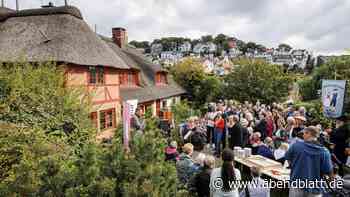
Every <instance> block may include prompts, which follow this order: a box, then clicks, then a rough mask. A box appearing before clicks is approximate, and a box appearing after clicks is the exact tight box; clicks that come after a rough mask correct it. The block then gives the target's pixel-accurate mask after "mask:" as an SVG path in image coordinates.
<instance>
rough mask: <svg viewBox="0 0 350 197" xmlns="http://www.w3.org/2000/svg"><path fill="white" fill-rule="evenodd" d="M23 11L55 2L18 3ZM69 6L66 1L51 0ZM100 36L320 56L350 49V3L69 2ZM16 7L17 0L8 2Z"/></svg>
mask: <svg viewBox="0 0 350 197" xmlns="http://www.w3.org/2000/svg"><path fill="white" fill-rule="evenodd" d="M18 1H19V4H20V9H28V8H37V7H39V6H41V5H43V4H47V3H48V2H49V0H18ZM51 1H52V2H53V3H54V4H55V5H63V4H64V0H51ZM67 1H68V3H69V4H70V5H74V6H76V7H78V8H79V9H80V10H81V12H82V14H83V17H84V19H85V20H86V22H87V23H88V24H89V25H90V26H91V27H92V28H94V26H95V25H97V32H98V33H100V34H102V35H106V36H111V29H112V27H124V28H126V29H127V31H128V35H129V41H131V40H138V41H142V40H147V41H152V40H153V39H156V38H161V37H169V36H181V37H188V38H200V36H202V35H208V34H211V35H217V34H219V33H224V34H226V35H229V36H233V37H236V38H238V39H240V40H243V41H246V42H248V41H253V42H256V43H259V44H263V45H265V46H267V47H277V46H278V44H280V43H287V44H289V45H291V46H292V47H293V48H303V49H308V50H311V51H313V52H314V53H315V54H328V55H330V54H341V53H343V52H344V51H345V49H348V48H350V38H349V37H350V20H349V19H350V1H349V0H216V1H214V0H67ZM5 2H6V6H7V7H11V8H15V0H5Z"/></svg>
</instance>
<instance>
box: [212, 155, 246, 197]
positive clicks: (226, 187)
mask: <svg viewBox="0 0 350 197" xmlns="http://www.w3.org/2000/svg"><path fill="white" fill-rule="evenodd" d="M222 160H223V163H222V166H221V167H220V168H215V169H214V170H213V171H212V173H211V175H210V193H211V196H212V197H224V196H225V197H238V196H239V193H238V188H232V187H231V186H232V185H230V183H233V182H234V181H239V180H241V173H240V171H239V170H238V169H237V168H235V162H234V154H233V151H232V150H231V149H225V150H224V151H223V153H222ZM218 180H222V184H221V185H222V188H217V187H215V186H216V185H217V181H218Z"/></svg>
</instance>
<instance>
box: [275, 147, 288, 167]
mask: <svg viewBox="0 0 350 197" xmlns="http://www.w3.org/2000/svg"><path fill="white" fill-rule="evenodd" d="M288 148H289V144H287V143H282V144H281V145H280V146H279V147H278V148H277V149H276V150H275V151H274V152H273V155H274V157H275V160H276V161H278V162H280V163H281V164H282V165H283V164H284V162H285V155H286V152H287V151H288Z"/></svg>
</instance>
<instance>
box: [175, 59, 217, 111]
mask: <svg viewBox="0 0 350 197" xmlns="http://www.w3.org/2000/svg"><path fill="white" fill-rule="evenodd" d="M171 73H172V74H173V76H174V79H175V80H176V81H177V82H178V83H179V84H180V85H182V86H183V87H184V88H185V89H186V90H187V92H188V94H189V101H191V102H193V104H194V106H195V107H196V108H200V107H202V105H203V104H204V103H206V102H210V101H214V100H216V98H218V97H220V94H221V93H222V92H221V90H222V83H221V81H220V79H219V78H217V77H214V76H209V75H208V74H206V73H205V72H204V69H203V66H202V64H201V63H200V62H199V61H198V60H196V59H193V58H187V59H185V60H184V61H182V62H181V63H179V64H177V65H175V66H174V67H173V68H172V69H171Z"/></svg>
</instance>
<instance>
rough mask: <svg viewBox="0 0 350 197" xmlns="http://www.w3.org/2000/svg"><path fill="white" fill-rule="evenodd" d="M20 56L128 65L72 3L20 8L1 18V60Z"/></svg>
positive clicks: (87, 63)
mask: <svg viewBox="0 0 350 197" xmlns="http://www.w3.org/2000/svg"><path fill="white" fill-rule="evenodd" d="M23 59H24V60H27V61H30V62H44V61H48V60H50V61H56V62H65V63H73V64H78V65H89V66H97V65H102V66H110V67H115V68H121V69H128V68H129V67H128V66H127V64H126V63H125V62H124V61H123V60H122V59H121V58H120V57H119V56H117V55H116V54H115V53H114V52H113V50H112V49H111V48H110V47H109V46H108V45H107V44H106V43H105V42H104V41H102V40H101V38H100V37H98V36H97V35H96V34H95V33H94V32H93V31H92V30H91V29H90V27H89V26H88V25H87V24H86V23H85V21H84V20H82V16H81V14H80V11H79V10H78V9H77V8H75V7H71V6H67V7H53V8H41V9H33V10H23V11H19V12H16V13H12V14H10V17H8V18H7V19H5V20H4V21H2V22H1V21H0V61H1V62H15V61H19V60H23Z"/></svg>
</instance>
